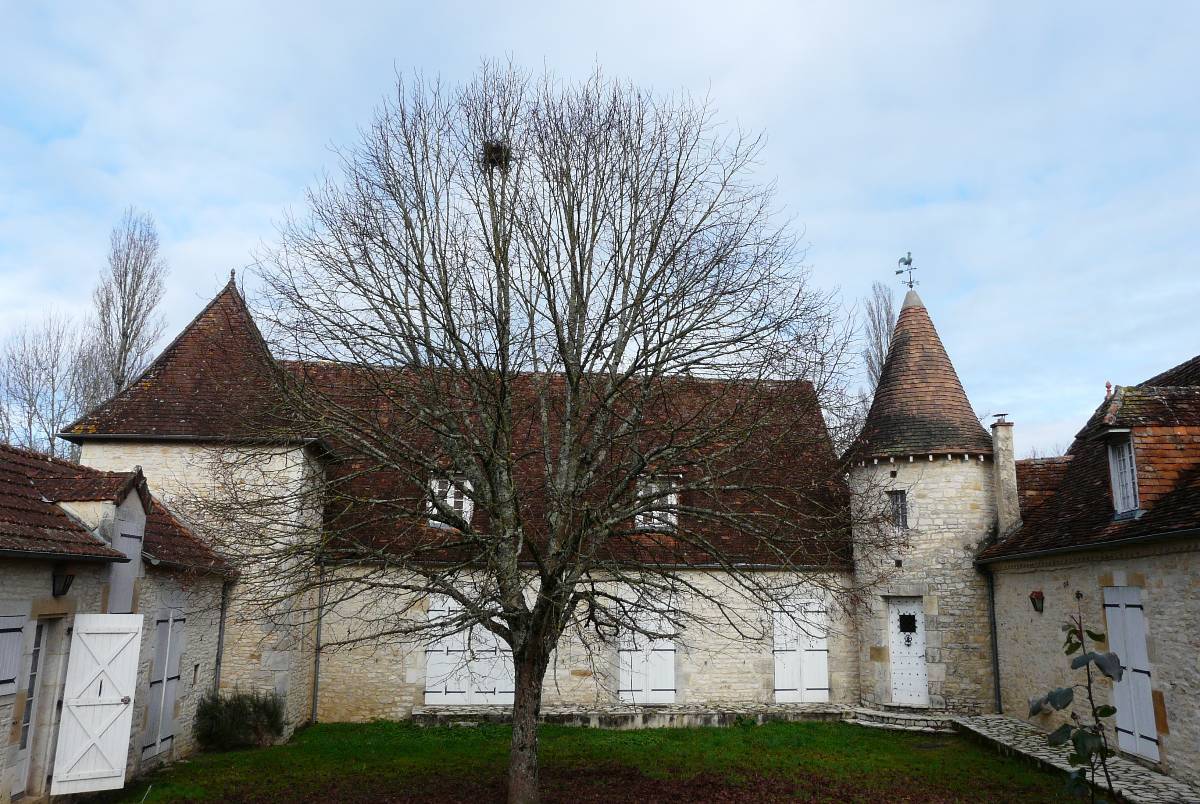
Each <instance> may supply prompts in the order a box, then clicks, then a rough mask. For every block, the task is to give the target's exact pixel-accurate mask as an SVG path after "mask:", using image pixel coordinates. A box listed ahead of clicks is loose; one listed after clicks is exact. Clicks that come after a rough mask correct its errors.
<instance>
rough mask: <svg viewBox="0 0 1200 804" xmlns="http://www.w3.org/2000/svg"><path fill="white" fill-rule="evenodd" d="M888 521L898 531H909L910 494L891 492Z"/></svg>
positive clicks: (889, 495)
mask: <svg viewBox="0 0 1200 804" xmlns="http://www.w3.org/2000/svg"><path fill="white" fill-rule="evenodd" d="M887 496H888V521H889V522H891V523H892V527H893V528H895V529H896V530H908V494H907V493H906V492H904V491H889V492H888V493H887Z"/></svg>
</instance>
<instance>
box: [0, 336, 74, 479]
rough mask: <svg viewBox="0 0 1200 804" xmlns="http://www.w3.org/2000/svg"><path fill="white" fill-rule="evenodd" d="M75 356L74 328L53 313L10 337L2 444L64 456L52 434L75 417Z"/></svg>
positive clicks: (2, 369) (1, 385)
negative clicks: (4, 442) (5, 434)
mask: <svg viewBox="0 0 1200 804" xmlns="http://www.w3.org/2000/svg"><path fill="white" fill-rule="evenodd" d="M80 354H81V347H80V338H79V330H78V328H77V327H76V326H75V325H74V324H73V323H72V322H71V320H70V319H69V318H67V317H65V316H62V315H58V314H56V313H50V314H48V315H47V316H46V317H45V318H43V319H42V321H41V322H39V323H37V324H26V325H24V326H22V327H20V328H19V329H18V330H17V331H16V332H14V333H13V334H12V335H10V337H9V339H8V341H7V342H6V343H5V345H4V348H3V356H2V360H3V365H2V366H0V389H2V399H3V408H4V411H5V418H6V420H7V423H8V427H7V430H8V433H7V440H9V441H10V442H11V443H14V444H17V445H18V446H22V447H27V448H29V449H35V450H38V451H41V452H45V453H48V454H50V455H52V456H65V455H68V454H69V452H70V448H69V446H68V445H65V444H60V443H58V441H57V439H56V438H55V434H57V433H58V432H59V431H60V430H61V429H62V428H63V427H64V426H66V425H67V424H69V423H70V422H71V421H72V420H73V419H74V418H75V417H76V416H77V415H78V413H79V397H78V388H79V386H78V377H77V367H78V365H79V356H80Z"/></svg>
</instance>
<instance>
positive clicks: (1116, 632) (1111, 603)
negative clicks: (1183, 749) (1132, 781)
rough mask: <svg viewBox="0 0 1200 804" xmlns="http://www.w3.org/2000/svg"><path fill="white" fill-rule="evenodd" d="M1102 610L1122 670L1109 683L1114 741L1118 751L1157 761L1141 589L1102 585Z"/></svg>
mask: <svg viewBox="0 0 1200 804" xmlns="http://www.w3.org/2000/svg"><path fill="white" fill-rule="evenodd" d="M1104 614H1105V617H1106V619H1107V620H1108V646H1109V648H1110V649H1111V650H1112V651H1113V652H1114V653H1116V654H1117V656H1119V657H1120V659H1121V667H1122V668H1123V669H1124V671H1125V672H1124V673H1123V674H1122V676H1121V680H1120V681H1118V682H1117V683H1116V684H1115V685H1114V687H1113V697H1114V699H1115V700H1114V701H1113V705H1114V706H1116V707H1117V745H1118V746H1120V748H1121V750H1122V751H1128V752H1129V753H1131V754H1137V755H1138V756H1142V757H1145V758H1146V759H1152V760H1154V761H1155V762H1157V761H1158V758H1159V754H1158V726H1157V724H1156V723H1155V720H1154V697H1153V694H1152V692H1151V688H1150V657H1149V655H1148V654H1147V651H1146V617H1145V612H1144V611H1143V609H1142V590H1141V589H1139V588H1138V587H1136V586H1106V587H1105V588H1104Z"/></svg>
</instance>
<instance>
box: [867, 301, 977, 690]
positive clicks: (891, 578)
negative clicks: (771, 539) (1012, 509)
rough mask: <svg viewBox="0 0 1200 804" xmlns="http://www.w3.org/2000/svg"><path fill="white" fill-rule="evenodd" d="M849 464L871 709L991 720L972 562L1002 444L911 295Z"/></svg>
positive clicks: (974, 569) (922, 309)
mask: <svg viewBox="0 0 1200 804" xmlns="http://www.w3.org/2000/svg"><path fill="white" fill-rule="evenodd" d="M847 458H848V459H849V462H850V483H851V489H852V494H853V501H854V503H853V504H854V508H855V511H856V524H855V566H856V570H855V572H856V575H857V578H858V581H859V583H860V584H862V586H863V588H864V589H865V590H866V592H865V595H864V605H863V607H862V611H861V614H860V615H859V621H858V636H859V640H860V646H861V658H860V662H859V673H860V689H861V695H862V699H863V703H864V704H865V705H867V706H875V707H881V706H889V707H911V708H930V709H947V710H951V711H955V712H981V711H991V710H992V708H993V700H994V694H993V681H992V660H991V639H990V629H989V621H988V589H987V582H986V578H985V577H984V576H983V575H982V574H981V573H980V572H979V571H978V570H977V569H976V568H975V565H974V558H975V555H976V553H977V552H978V550H979V548H980V545H981V543H982V542H984V541H985V540H986V539H987V538H988V537H989V535H990V534H991V532H992V530H993V528H994V526H995V522H996V503H995V494H994V491H993V469H992V439H991V437H990V436H989V435H988V433H987V432H986V431H985V430H984V429H983V427H982V425H980V423H979V420H978V419H977V418H976V417H975V413H974V411H973V410H972V408H971V404H970V402H969V401H968V400H967V395H966V393H965V392H964V391H963V388H962V384H961V383H960V382H959V379H958V374H957V373H956V372H955V370H954V366H953V364H952V363H951V362H950V358H949V356H947V354H946V350H945V348H944V347H943V346H942V342H941V339H940V338H939V337H938V334H937V330H936V329H934V326H933V321H932V320H930V318H929V313H928V311H926V309H925V305H924V303H923V302H922V301H921V298H920V296H918V295H917V293H916V292H915V291H913V290H910V291H909V292H908V295H907V296H905V298H904V304H903V306H902V307H901V309H900V316H899V318H898V320H897V322H896V326H895V329H894V330H893V332H892V339H891V343H890V345H889V347H888V354H887V359H886V361H885V362H884V365H883V370H882V372H881V373H880V378H879V385H878V387H877V388H876V391H875V398H874V400H873V401H872V404H871V409H870V412H869V413H868V415H867V420H866V423H865V425H864V426H863V430H862V433H861V434H860V436H859V437H858V439H857V440H856V442H855V443H854V445H853V446H852V447H851V448H850V450H849V451H848V452H847Z"/></svg>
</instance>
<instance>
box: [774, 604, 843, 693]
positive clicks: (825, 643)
mask: <svg viewBox="0 0 1200 804" xmlns="http://www.w3.org/2000/svg"><path fill="white" fill-rule="evenodd" d="M773 639H774V646H773V650H774V654H775V701H776V703H826V702H828V701H829V615H828V613H827V612H826V610H825V609H824V607H822V606H821V604H820V603H819V602H818V601H816V600H803V601H799V602H797V603H796V605H795V607H794V608H793V609H792V610H791V611H777V612H775V614H774V636H773Z"/></svg>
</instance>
